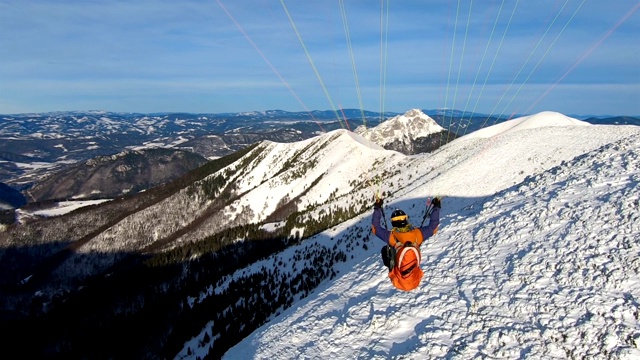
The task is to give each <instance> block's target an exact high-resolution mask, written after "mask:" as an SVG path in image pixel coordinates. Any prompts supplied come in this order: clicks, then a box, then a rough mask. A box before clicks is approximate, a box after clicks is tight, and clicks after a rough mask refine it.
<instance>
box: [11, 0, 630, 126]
mask: <svg viewBox="0 0 640 360" xmlns="http://www.w3.org/2000/svg"><path fill="white" fill-rule="evenodd" d="M283 4H284V6H283ZM639 6H640V3H639V2H638V1H635V0H634V1H630V0H616V1H611V0H586V1H585V0H536V1H529V0H519V1H517V0H476V1H473V2H472V1H470V0H460V1H456V0H432V1H419V0H402V1H397V0H396V1H390V2H388V1H384V2H380V1H378V2H376V1H372V0H343V1H338V0H335V1H333V0H332V1H329V0H322V1H319V0H308V1H301V0H298V1H293V0H284V1H279V0H246V1H242V0H236V1H230V0H206V1H204V0H203V1H193V0H181V1H174V0H171V1H163V0H139V1H113V0H111V1H101V0H83V1H64V0H62V1H50V0H0V113H5V114H6V113H22V112H44V111H62V110H90V109H93V110H96V109H99V110H107V111H119V112H164V111H176V112H178V111H185V112H196V113H218V112H238V111H261V110H269V109H283V110H289V111H306V110H331V109H339V108H341V107H342V108H364V109H366V110H372V111H380V110H385V111H395V112H404V111H407V110H409V109H412V108H422V109H434V108H445V107H446V108H456V109H461V110H462V109H466V110H468V111H472V110H474V111H477V112H483V113H487V114H488V113H491V114H496V115H511V114H512V113H534V112H539V111H545V110H551V111H559V112H562V113H564V114H581V115H585V114H596V115H604V114H613V115H640V39H639V35H640V11H636V10H638V7H639ZM285 9H286V10H285ZM387 9H388V10H387ZM342 10H344V11H342ZM287 13H288V14H289V16H290V17H291V19H292V21H293V25H295V29H297V33H296V31H294V26H292V22H291V21H290V20H289V17H288V16H287ZM343 14H344V16H343ZM381 15H382V16H381ZM345 19H346V25H347V28H348V34H349V39H350V46H349V42H348V41H347V36H346V32H345V21H344V20H345ZM245 34H246V36H245ZM298 34H299V36H298ZM300 40H301V41H302V43H304V47H303V46H302V45H301V41H300ZM305 49H306V51H305ZM307 54H308V55H307ZM309 59H311V60H309ZM352 59H353V60H352ZM312 64H313V66H312ZM354 64H355V65H354ZM381 64H386V66H383V65H381ZM354 68H355V74H356V75H355V76H354ZM356 79H357V81H356Z"/></svg>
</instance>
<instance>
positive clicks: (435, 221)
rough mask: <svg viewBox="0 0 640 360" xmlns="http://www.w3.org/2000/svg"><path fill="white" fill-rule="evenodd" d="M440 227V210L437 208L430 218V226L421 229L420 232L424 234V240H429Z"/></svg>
mask: <svg viewBox="0 0 640 360" xmlns="http://www.w3.org/2000/svg"><path fill="white" fill-rule="evenodd" d="M438 225H440V209H439V208H435V209H433V211H432V212H431V216H430V217H429V225H427V226H423V227H421V228H420V231H421V232H422V239H427V238H429V237H431V236H433V232H434V231H435V230H436V228H437V227H438Z"/></svg>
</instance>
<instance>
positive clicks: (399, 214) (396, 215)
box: [391, 209, 409, 228]
mask: <svg viewBox="0 0 640 360" xmlns="http://www.w3.org/2000/svg"><path fill="white" fill-rule="evenodd" d="M408 219H409V217H408V216H407V214H405V213H404V211H402V210H400V209H396V210H394V211H393V212H392V213H391V225H392V226H393V227H396V228H401V227H405V226H407V225H408V224H409V222H408Z"/></svg>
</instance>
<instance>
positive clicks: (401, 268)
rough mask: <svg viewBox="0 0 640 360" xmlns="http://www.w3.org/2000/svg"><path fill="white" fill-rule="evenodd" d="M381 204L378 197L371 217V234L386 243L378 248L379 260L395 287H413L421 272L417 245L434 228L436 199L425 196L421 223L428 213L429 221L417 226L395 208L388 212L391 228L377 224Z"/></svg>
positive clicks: (437, 219)
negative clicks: (425, 200)
mask: <svg viewBox="0 0 640 360" xmlns="http://www.w3.org/2000/svg"><path fill="white" fill-rule="evenodd" d="M382 204H383V200H382V199H379V198H378V199H376V201H375V204H374V206H373V217H372V219H371V225H372V231H373V234H374V235H375V236H377V237H378V238H380V239H381V240H382V241H384V242H385V243H386V244H387V245H386V246H384V247H383V248H382V250H381V254H382V262H383V263H384V265H385V266H386V267H387V268H389V278H390V279H391V282H392V283H393V285H394V286H395V287H396V288H398V289H400V290H405V291H409V290H413V289H415V288H417V287H418V285H420V280H421V279H422V276H423V275H424V273H423V272H422V269H421V268H420V260H421V255H420V245H421V244H422V242H423V241H424V240H425V239H427V238H429V237H431V236H433V235H435V234H436V233H437V232H438V226H439V225H440V208H441V202H440V199H439V198H434V199H433V200H431V199H427V210H426V212H425V217H424V219H423V221H422V222H423V223H424V220H426V218H427V217H429V224H428V225H427V226H420V227H418V228H414V227H413V226H411V224H410V223H409V217H408V216H407V214H405V212H404V211H402V210H400V209H396V210H394V211H393V213H392V214H391V225H392V227H393V228H392V229H391V230H387V229H386V228H385V227H383V226H381V225H380V220H381V219H382V218H383V216H384V213H383V211H382ZM385 223H386V222H385Z"/></svg>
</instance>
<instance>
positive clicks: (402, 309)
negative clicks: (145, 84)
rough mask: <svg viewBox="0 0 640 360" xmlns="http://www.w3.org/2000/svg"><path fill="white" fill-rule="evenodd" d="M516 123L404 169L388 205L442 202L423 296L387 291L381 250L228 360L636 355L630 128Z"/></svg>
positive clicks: (633, 132)
mask: <svg viewBox="0 0 640 360" xmlns="http://www.w3.org/2000/svg"><path fill="white" fill-rule="evenodd" d="M550 118H553V119H550ZM517 120H518V121H520V122H519V123H513V124H511V125H513V126H511V127H510V128H505V127H502V128H500V129H497V128H494V129H491V128H487V129H485V130H486V132H485V134H484V135H482V134H481V135H482V136H477V135H478V134H476V135H475V136H469V137H468V138H462V139H458V140H456V141H454V142H453V143H451V144H448V145H447V146H446V147H444V148H443V149H442V150H440V151H439V152H438V153H436V154H433V155H420V156H414V157H408V158H407V162H408V164H410V165H412V166H408V168H407V170H406V173H405V174H403V175H407V176H408V175H409V174H415V175H418V176H417V177H416V176H415V175H414V179H416V180H415V181H414V184H415V186H414V187H413V188H407V189H405V191H404V192H401V193H399V194H397V197H396V198H394V199H393V200H392V201H390V202H391V203H390V204H388V206H389V208H392V207H396V206H399V207H403V208H405V209H406V210H407V213H408V214H409V216H410V218H413V219H416V218H417V219H419V218H420V217H421V216H420V215H421V209H420V208H419V207H415V206H414V205H415V204H417V203H418V201H422V200H421V199H423V198H424V197H425V196H427V195H433V194H435V193H437V194H440V195H445V196H446V197H445V198H444V200H443V219H442V229H441V231H440V233H439V234H438V235H437V236H436V237H434V238H431V239H429V240H427V241H426V243H425V244H424V245H423V247H422V254H423V260H422V267H423V269H424V271H425V278H424V280H423V282H422V284H421V286H420V287H419V288H418V289H417V290H415V291H412V292H401V291H397V290H395V289H394V288H393V287H392V285H391V283H390V281H389V279H388V278H387V276H386V271H385V268H384V266H383V265H382V262H381V261H380V259H379V247H378V245H379V246H380V247H381V246H382V242H380V241H377V240H376V241H377V242H375V243H373V244H375V245H376V246H374V247H369V248H368V250H362V249H360V252H359V253H356V254H354V255H355V256H354V259H353V260H349V261H348V262H347V263H345V264H343V265H342V267H341V273H340V275H339V276H338V277H337V278H336V279H334V280H331V281H326V282H324V283H323V284H321V285H320V286H319V287H318V288H317V289H316V290H315V292H313V293H311V294H310V295H309V296H308V297H307V298H305V299H302V300H300V301H298V302H297V303H294V305H293V306H292V307H291V308H289V309H287V310H285V311H284V312H283V313H282V314H280V315H279V316H277V317H275V318H274V319H273V320H272V321H271V322H269V323H267V324H265V325H264V326H262V327H261V328H259V329H258V330H256V331H255V332H253V333H252V334H251V335H250V336H249V337H247V338H246V339H245V340H243V341H242V342H241V343H239V344H238V345H236V346H235V347H233V348H232V349H230V350H229V351H228V352H227V354H226V355H225V358H228V359H331V358H333V359H358V358H362V359H369V358H374V359H387V358H400V359H428V358H460V359H471V358H482V357H489V358H503V359H512V358H523V357H532V358H559V359H560V358H572V357H573V358H584V357H587V358H603V359H605V358H629V359H632V358H640V350H639V349H638V348H639V347H640V320H639V315H640V304H639V303H640V275H639V272H640V211H639V210H638V205H639V203H640V185H639V184H640V155H639V154H640V130H639V129H638V128H635V127H597V126H581V125H582V124H579V123H575V124H566V123H564V119H560V118H558V114H555V113H543V114H539V115H538V120H536V123H537V124H538V125H539V126H538V127H536V126H535V124H532V123H531V122H526V121H523V120H522V119H517ZM570 120H571V119H570ZM514 121H515V120H514ZM558 121H560V123H558ZM520 124H526V126H523V125H521V126H518V125H520ZM576 156H577V157H576ZM415 167H418V168H420V169H422V170H415ZM427 168H428V169H430V168H434V169H435V170H433V171H439V172H441V173H440V174H438V175H436V176H434V175H433V174H432V175H431V176H432V177H431V178H430V181H423V180H421V177H420V176H419V175H420V174H425V173H427V171H426V170H425V169H427ZM426 176H427V175H423V177H426ZM369 223H370V216H369V215H365V216H362V217H360V218H357V219H354V220H352V221H349V222H347V223H344V224H342V225H341V226H338V227H336V228H334V229H331V230H330V231H327V232H326V233H324V234H320V235H318V236H316V237H315V238H312V239H309V240H307V241H308V242H313V241H317V242H321V241H327V239H328V238H329V237H333V236H337V235H338V234H340V233H342V232H346V231H347V230H348V229H350V228H353V227H362V228H365V227H368V226H369V225H368V224H369ZM254 270H255V269H254ZM248 271H253V270H248ZM206 331H207V329H206V328H205V329H203V333H204V332H206ZM197 342H198V337H195V338H194V340H193V341H192V342H190V343H187V344H185V350H184V351H183V352H181V353H179V354H177V358H184V357H186V358H189V356H186V353H187V351H186V349H187V348H189V349H191V352H190V353H191V354H192V355H191V357H193V358H195V356H198V355H200V356H201V355H203V354H206V349H203V348H200V349H197V348H196V347H197V346H196V344H197Z"/></svg>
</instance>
